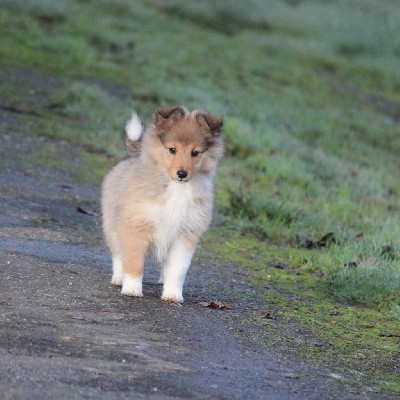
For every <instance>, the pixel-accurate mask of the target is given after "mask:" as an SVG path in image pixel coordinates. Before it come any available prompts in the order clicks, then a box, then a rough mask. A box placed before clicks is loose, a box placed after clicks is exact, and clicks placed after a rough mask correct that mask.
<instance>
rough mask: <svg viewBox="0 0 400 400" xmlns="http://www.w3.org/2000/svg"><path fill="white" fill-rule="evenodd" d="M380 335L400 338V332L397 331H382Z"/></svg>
mask: <svg viewBox="0 0 400 400" xmlns="http://www.w3.org/2000/svg"><path fill="white" fill-rule="evenodd" d="M379 336H380V337H398V338H400V332H399V333H397V332H392V333H391V332H386V333H380V334H379Z"/></svg>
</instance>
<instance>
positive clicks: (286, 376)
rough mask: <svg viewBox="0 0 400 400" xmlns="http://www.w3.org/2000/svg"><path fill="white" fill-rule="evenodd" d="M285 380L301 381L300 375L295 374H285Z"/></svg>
mask: <svg viewBox="0 0 400 400" xmlns="http://www.w3.org/2000/svg"><path fill="white" fill-rule="evenodd" d="M283 376H284V377H285V378H288V379H299V378H300V375H298V374H295V373H293V372H289V373H287V374H285V375H283Z"/></svg>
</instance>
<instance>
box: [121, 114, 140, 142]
mask: <svg viewBox="0 0 400 400" xmlns="http://www.w3.org/2000/svg"><path fill="white" fill-rule="evenodd" d="M142 130H143V127H142V123H141V122H140V119H139V117H138V115H137V114H136V113H135V112H134V113H132V115H131V118H130V119H129V120H128V122H127V123H126V125H125V133H126V136H128V139H130V140H132V141H133V142H136V141H137V140H139V138H140V136H141V135H142Z"/></svg>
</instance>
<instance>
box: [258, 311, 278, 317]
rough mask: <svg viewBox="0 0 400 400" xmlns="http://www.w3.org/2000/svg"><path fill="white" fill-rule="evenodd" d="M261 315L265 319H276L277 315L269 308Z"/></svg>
mask: <svg viewBox="0 0 400 400" xmlns="http://www.w3.org/2000/svg"><path fill="white" fill-rule="evenodd" d="M261 316H262V317H263V318H265V319H276V317H275V315H273V314H272V313H270V312H269V311H268V310H264V311H262V312H261Z"/></svg>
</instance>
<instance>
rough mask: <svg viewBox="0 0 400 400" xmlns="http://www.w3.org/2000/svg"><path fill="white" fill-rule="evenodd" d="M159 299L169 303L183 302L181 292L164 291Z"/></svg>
mask: <svg viewBox="0 0 400 400" xmlns="http://www.w3.org/2000/svg"><path fill="white" fill-rule="evenodd" d="M161 300H164V301H168V302H169V303H178V304H181V303H183V296H182V294H181V293H173V292H164V293H163V294H162V296H161Z"/></svg>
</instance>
